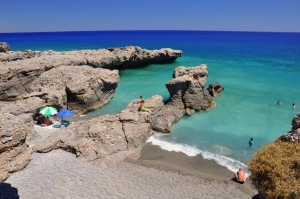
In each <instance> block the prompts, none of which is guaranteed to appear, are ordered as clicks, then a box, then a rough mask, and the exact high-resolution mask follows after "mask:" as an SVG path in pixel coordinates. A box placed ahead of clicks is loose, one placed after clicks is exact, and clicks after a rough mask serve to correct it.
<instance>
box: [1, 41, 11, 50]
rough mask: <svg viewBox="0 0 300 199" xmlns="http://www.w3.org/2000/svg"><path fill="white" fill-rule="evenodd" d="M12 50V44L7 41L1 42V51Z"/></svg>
mask: <svg viewBox="0 0 300 199" xmlns="http://www.w3.org/2000/svg"><path fill="white" fill-rule="evenodd" d="M9 50H10V46H9V45H8V43H6V42H0V52H7V51H9Z"/></svg>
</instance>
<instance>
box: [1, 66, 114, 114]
mask: <svg viewBox="0 0 300 199" xmlns="http://www.w3.org/2000/svg"><path fill="white" fill-rule="evenodd" d="M25 70H26V67H24V69H23V70H20V72H19V73H20V75H15V76H12V77H11V79H9V80H8V81H3V82H1V83H0V88H1V91H0V97H1V98H2V100H17V99H20V100H22V99H29V98H38V99H37V101H40V100H42V103H39V105H41V106H40V107H42V106H46V105H50V106H53V105H55V106H57V107H59V108H69V109H71V110H73V111H74V112H75V113H78V114H79V113H84V112H87V111H89V110H95V109H98V108H100V107H102V106H104V105H105V104H107V103H108V102H109V100H110V99H111V98H112V97H113V95H114V93H115V91H116V89H117V85H118V82H119V80H120V79H119V74H118V71H117V70H107V69H102V68H97V69H95V68H92V67H90V66H85V65H82V66H65V65H61V66H59V67H54V68H52V69H51V70H46V71H44V72H37V71H36V72H29V71H26V74H27V75H21V74H22V73H23V74H24V72H25ZM27 72H28V73H27ZM19 73H18V74H19ZM20 82H21V84H20ZM24 106H25V108H27V106H26V104H24ZM37 108H38V107H37ZM34 112H35V110H34ZM34 112H33V113H34Z"/></svg>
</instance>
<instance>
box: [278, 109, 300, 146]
mask: <svg viewBox="0 0 300 199" xmlns="http://www.w3.org/2000/svg"><path fill="white" fill-rule="evenodd" d="M279 139H280V140H282V141H288V142H300V114H297V115H296V116H295V117H294V118H293V120H292V130H291V131H290V132H288V133H287V134H284V135H282V136H280V137H279Z"/></svg>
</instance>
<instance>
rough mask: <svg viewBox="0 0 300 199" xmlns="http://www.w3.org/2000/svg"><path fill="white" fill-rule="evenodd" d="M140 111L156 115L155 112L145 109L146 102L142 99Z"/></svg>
mask: <svg viewBox="0 0 300 199" xmlns="http://www.w3.org/2000/svg"><path fill="white" fill-rule="evenodd" d="M140 111H142V112H148V113H150V114H151V115H154V114H155V112H152V111H151V110H150V109H148V108H145V100H144V99H142V100H141V102H140Z"/></svg>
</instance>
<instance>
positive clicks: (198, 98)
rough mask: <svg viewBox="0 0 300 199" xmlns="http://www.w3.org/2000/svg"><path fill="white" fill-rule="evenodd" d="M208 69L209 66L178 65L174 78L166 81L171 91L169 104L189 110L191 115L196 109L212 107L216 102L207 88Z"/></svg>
mask: <svg viewBox="0 0 300 199" xmlns="http://www.w3.org/2000/svg"><path fill="white" fill-rule="evenodd" d="M207 77H208V71H207V66H206V65H205V64H202V65H200V66H196V67H191V68H186V67H184V66H180V67H177V68H176V69H175V71H174V73H173V78H174V79H173V80H171V81H168V82H167V83H166V87H167V89H168V90H169V93H170V100H169V102H168V104H170V105H172V106H175V107H177V108H179V109H181V110H184V111H185V110H187V113H188V114H189V115H191V114H193V112H194V110H196V111H201V110H207V109H209V108H212V107H213V106H214V105H215V103H214V102H213V98H212V96H211V95H210V94H209V92H208V91H207V89H206V88H205V83H206V81H207Z"/></svg>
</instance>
